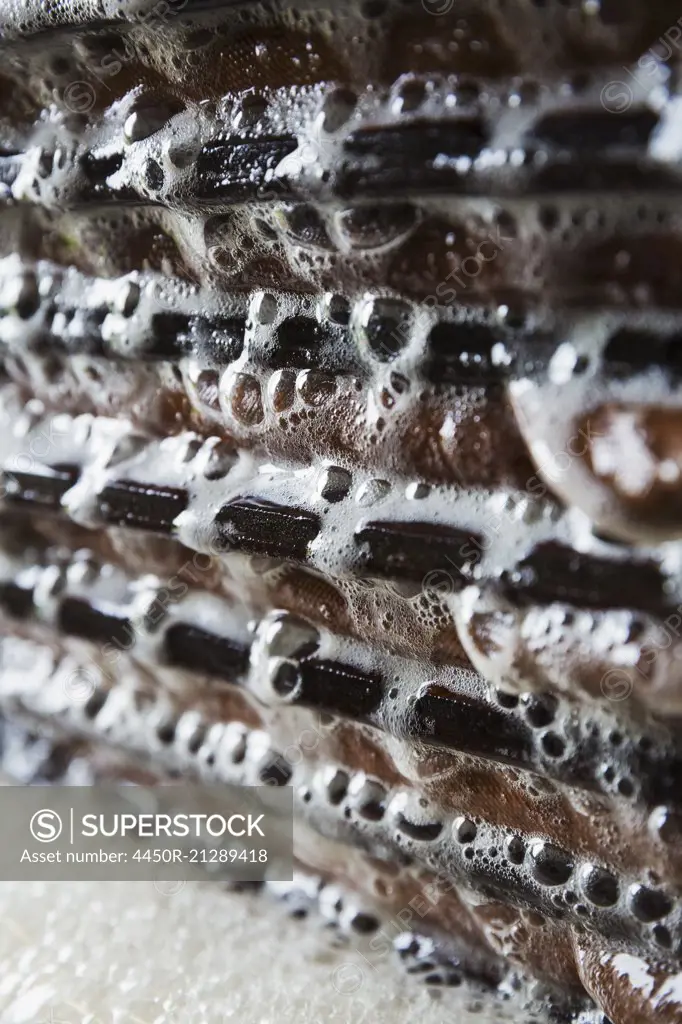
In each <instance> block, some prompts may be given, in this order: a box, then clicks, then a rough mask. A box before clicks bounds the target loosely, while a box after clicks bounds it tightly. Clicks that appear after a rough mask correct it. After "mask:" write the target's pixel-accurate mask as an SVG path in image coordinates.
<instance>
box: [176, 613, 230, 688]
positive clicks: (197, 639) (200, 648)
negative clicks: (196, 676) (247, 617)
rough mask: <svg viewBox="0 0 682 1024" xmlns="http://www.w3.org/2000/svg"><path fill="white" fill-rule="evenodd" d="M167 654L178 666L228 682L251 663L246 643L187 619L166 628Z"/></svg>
mask: <svg viewBox="0 0 682 1024" xmlns="http://www.w3.org/2000/svg"><path fill="white" fill-rule="evenodd" d="M164 653H165V656H166V658H167V659H168V661H169V663H170V664H171V665H173V666H174V667H176V668H186V669H189V670H190V671H192V672H202V673H205V674H206V675H209V676H215V677H216V678H218V679H223V680H225V681H226V682H228V683H235V682H238V681H239V679H240V677H242V676H243V675H245V673H246V671H247V669H248V666H249V649H248V647H246V646H245V645H244V644H238V643H236V642H235V641H234V640H230V639H228V638H227V637H224V636H219V635H218V634H216V633H209V632H208V631H207V630H205V629H200V628H199V627H198V626H193V625H190V624H189V623H186V622H176V623H174V624H173V625H172V626H170V627H169V629H168V630H167V631H166V635H165V637H164Z"/></svg>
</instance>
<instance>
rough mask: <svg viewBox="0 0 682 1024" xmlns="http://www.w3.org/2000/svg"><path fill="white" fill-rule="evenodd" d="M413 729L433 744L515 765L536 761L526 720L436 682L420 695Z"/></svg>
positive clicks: (413, 714)
mask: <svg viewBox="0 0 682 1024" xmlns="http://www.w3.org/2000/svg"><path fill="white" fill-rule="evenodd" d="M410 729H411V731H412V729H414V731H415V732H416V734H417V735H418V736H420V737H421V738H422V739H424V740H427V741H428V742H430V743H437V744H441V745H443V746H446V747H452V748H453V749H455V750H463V751H466V752H467V753H469V754H476V755H480V756H481V757H491V758H493V759H494V760H496V761H507V762H509V763H512V764H530V763H532V762H531V758H532V737H531V733H530V730H529V729H528V728H527V727H526V726H525V725H524V723H523V722H522V721H520V720H519V719H517V718H515V717H514V716H513V715H510V714H509V713H508V712H505V711H504V710H502V709H500V708H496V707H493V706H492V705H490V704H487V703H485V702H484V701H481V700H471V699H470V698H468V697H466V696H463V695H462V694H458V693H456V692H454V691H453V690H450V689H449V688H447V687H445V686H441V685H438V684H435V683H430V684H428V685H427V686H425V687H424V688H423V689H422V691H421V692H420V694H419V696H418V697H417V700H416V701H415V703H414V709H413V713H412V716H411V721H410Z"/></svg>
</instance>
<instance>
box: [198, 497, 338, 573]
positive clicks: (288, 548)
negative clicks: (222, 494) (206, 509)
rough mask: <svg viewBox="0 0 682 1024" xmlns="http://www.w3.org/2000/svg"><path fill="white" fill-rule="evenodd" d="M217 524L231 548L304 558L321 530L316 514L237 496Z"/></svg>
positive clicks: (275, 555) (217, 520)
mask: <svg viewBox="0 0 682 1024" xmlns="http://www.w3.org/2000/svg"><path fill="white" fill-rule="evenodd" d="M216 524H217V526H218V529H219V532H220V536H221V538H222V540H223V542H224V543H225V545H226V547H227V548H228V549H231V548H234V549H236V550H238V551H248V552H253V553H255V554H260V555H270V556H272V557H282V558H293V559H297V560H301V561H302V560H304V559H305V558H306V556H307V553H308V545H309V544H310V542H311V541H313V540H314V539H315V537H317V534H318V533H319V530H320V520H319V516H317V515H315V513H313V512H309V511H307V510H306V509H301V508H295V507H290V506H287V505H277V504H275V503H274V502H271V501H262V500H259V499H257V498H236V499H235V500H234V501H231V502H229V504H227V505H224V506H223V507H222V508H221V510H220V511H219V512H218V515H217V516H216Z"/></svg>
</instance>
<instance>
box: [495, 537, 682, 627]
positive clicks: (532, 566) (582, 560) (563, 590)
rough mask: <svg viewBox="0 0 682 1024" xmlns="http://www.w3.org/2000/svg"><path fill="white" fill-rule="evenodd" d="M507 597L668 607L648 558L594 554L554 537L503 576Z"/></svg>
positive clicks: (653, 608)
mask: <svg viewBox="0 0 682 1024" xmlns="http://www.w3.org/2000/svg"><path fill="white" fill-rule="evenodd" d="M504 588H505V590H506V591H507V592H508V593H509V595H510V596H512V597H513V596H515V597H517V598H522V599H523V600H525V601H533V602H538V603H539V604H552V603H553V602H563V603H566V604H571V605H576V606H577V607H582V608H596V609H609V608H635V609H640V610H642V611H649V612H651V613H653V614H658V613H660V612H662V611H664V610H665V608H666V607H669V605H670V600H669V598H668V597H667V595H666V593H665V589H664V579H663V576H662V574H661V572H660V570H659V568H658V566H656V565H655V564H653V563H652V562H621V561H609V560H607V559H605V558H595V557H594V556H592V555H586V554H583V553H582V552H579V551H575V550H574V549H573V548H569V547H565V546H564V545H562V544H558V543H556V542H554V541H548V542H547V543H544V544H540V545H538V547H537V548H535V550H534V551H533V552H531V554H530V555H529V556H528V557H527V558H524V559H523V560H522V561H521V562H520V563H519V564H518V566H517V568H516V569H515V570H514V571H513V572H511V573H506V574H505V577H504Z"/></svg>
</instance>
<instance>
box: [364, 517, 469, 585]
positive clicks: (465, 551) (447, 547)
mask: <svg viewBox="0 0 682 1024" xmlns="http://www.w3.org/2000/svg"><path fill="white" fill-rule="evenodd" d="M355 542H356V544H357V545H358V546H359V547H360V549H361V557H362V563H361V564H362V567H363V568H364V569H365V570H366V571H367V572H369V573H376V574H377V575H378V576H389V577H391V576H399V577H403V578H405V579H411V580H414V581H416V582H422V581H423V580H424V578H425V576H427V575H428V574H429V573H430V572H435V571H440V572H442V573H443V574H444V575H445V574H447V575H449V576H450V578H451V580H452V585H453V587H455V588H456V589H458V588H459V587H464V586H466V585H467V582H469V580H470V572H471V568H472V567H473V566H474V565H476V564H477V563H478V562H479V560H480V556H481V550H482V548H481V539H480V537H478V536H477V535H476V534H473V533H469V532H468V531H466V530H458V529H456V528H454V527H451V526H440V525H438V524H436V523H392V522H370V523H367V524H365V525H363V526H360V527H359V528H358V529H357V530H356V532H355Z"/></svg>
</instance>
